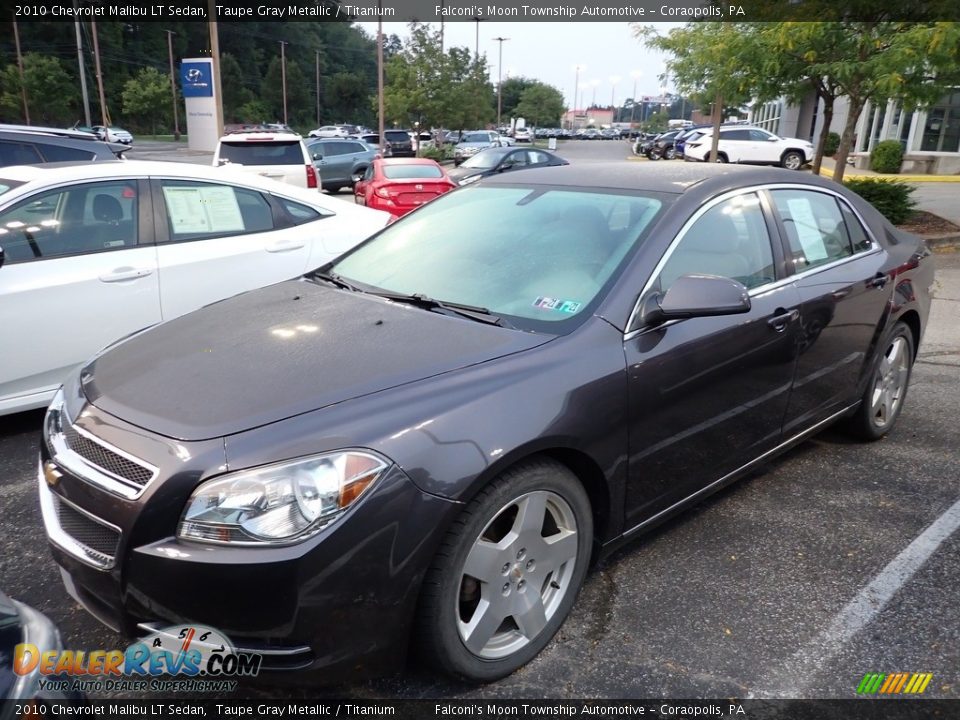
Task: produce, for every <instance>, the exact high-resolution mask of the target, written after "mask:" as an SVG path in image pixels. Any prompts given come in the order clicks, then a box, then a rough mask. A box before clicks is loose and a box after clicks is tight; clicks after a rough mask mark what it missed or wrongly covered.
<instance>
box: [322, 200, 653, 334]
mask: <svg viewBox="0 0 960 720" xmlns="http://www.w3.org/2000/svg"><path fill="white" fill-rule="evenodd" d="M670 197H671V196H670V195H660V194H658V193H645V194H642V195H639V194H630V193H627V192H622V193H618V192H615V191H610V190H604V191H603V192H593V191H590V190H577V189H552V188H544V187H534V188H531V187H503V186H498V187H472V188H464V189H462V190H458V191H457V192H454V193H450V194H448V195H444V196H441V197H440V198H437V199H436V200H434V201H432V202H430V203H429V204H427V205H425V206H423V207H422V208H421V209H419V210H418V211H417V212H416V213H414V214H413V215H411V216H409V217H408V218H405V219H403V220H401V221H400V222H397V223H395V224H393V225H391V226H389V227H388V228H386V229H385V230H384V231H383V232H381V233H380V234H379V235H377V236H376V237H374V238H372V239H371V240H370V241H369V242H367V243H365V244H363V245H361V246H360V247H358V248H357V249H356V250H354V251H353V252H351V253H350V254H349V255H346V256H345V257H343V258H342V259H341V260H339V261H338V262H336V263H335V264H334V265H333V266H332V267H331V268H330V272H332V273H334V274H336V275H339V276H340V277H342V278H344V279H346V280H348V281H350V282H353V283H358V284H360V285H363V286H372V287H374V288H379V289H381V290H388V291H391V292H395V293H403V294H413V293H419V294H422V295H425V296H427V297H429V298H433V299H435V300H440V301H445V302H448V303H458V304H463V305H470V306H474V307H481V308H486V309H488V310H490V312H492V313H494V314H495V315H498V316H502V317H506V318H509V319H510V322H511V324H513V325H514V326H516V327H518V328H521V329H526V330H535V331H544V332H551V333H564V332H569V331H570V330H572V329H573V328H574V327H576V326H578V325H579V324H580V323H581V322H583V320H584V319H585V318H586V317H588V316H589V314H590V311H591V309H592V307H593V306H594V305H595V304H596V303H599V301H600V299H601V298H602V297H603V295H604V294H605V292H606V291H608V290H609V287H610V284H612V282H613V280H614V278H615V277H616V276H617V275H618V274H619V272H620V271H621V270H622V268H623V265H624V263H625V260H626V258H627V257H628V256H629V255H631V254H632V252H633V251H634V250H635V249H636V247H637V246H638V245H639V244H640V243H641V242H642V241H643V240H644V238H645V237H646V235H647V230H648V229H649V228H650V227H652V221H653V220H654V218H655V217H656V216H657V215H658V213H659V212H660V211H661V209H662V208H663V207H665V206H666V204H667V203H668V202H669V200H668V198H670Z"/></svg>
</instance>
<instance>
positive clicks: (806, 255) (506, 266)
mask: <svg viewBox="0 0 960 720" xmlns="http://www.w3.org/2000/svg"><path fill="white" fill-rule="evenodd" d="M932 281H933V265H932V262H931V258H930V256H929V255H928V252H927V250H926V248H925V246H924V245H923V243H922V242H921V241H920V240H918V239H917V238H915V237H912V236H910V235H906V234H904V233H902V232H900V231H898V230H896V229H895V228H894V227H892V226H891V225H890V224H889V223H887V221H886V220H884V219H883V218H882V216H881V215H880V214H879V213H878V212H876V211H875V210H874V209H873V208H872V207H871V206H870V205H868V204H866V203H865V202H864V201H862V200H861V199H860V198H859V197H858V196H856V195H853V194H852V193H850V192H849V191H847V190H846V189H845V188H843V187H842V186H840V185H835V184H833V183H831V182H829V181H826V180H822V179H820V178H818V177H813V176H799V175H798V174H797V173H791V172H789V171H786V170H779V169H765V170H763V169H749V168H741V167H734V166H723V165H706V166H704V165H701V166H692V165H679V166H677V165H674V166H672V167H669V166H668V167H657V168H653V169H652V170H651V172H645V173H636V172H634V169H633V168H632V167H627V166H626V165H625V164H616V165H607V164H602V163H598V164H594V165H587V166H578V167H577V166H567V167H551V168H543V169H534V170H528V171H526V172H523V173H518V174H503V175H497V176H495V177H491V178H487V179H484V180H481V181H479V182H477V183H474V184H472V185H470V186H468V187H466V188H462V189H460V190H458V191H456V192H453V193H448V194H445V195H443V196H441V197H439V198H437V199H436V200H434V201H432V202H430V203H429V204H427V205H425V206H424V207H423V208H421V209H420V210H418V211H417V212H416V213H413V214H411V215H409V216H407V217H405V218H403V219H401V220H399V221H398V222H396V223H394V224H391V225H389V226H387V227H386V228H385V229H384V230H382V231H381V232H380V233H378V234H377V235H375V236H374V237H372V238H370V239H369V240H367V241H366V242H364V243H362V244H361V245H359V246H358V247H356V248H354V249H353V250H352V251H350V252H349V253H347V254H346V255H344V256H343V257H341V258H340V259H338V260H336V261H334V262H331V263H328V264H327V265H326V266H324V267H322V268H320V269H318V270H317V271H315V272H312V273H308V274H307V275H305V276H304V277H302V278H300V279H297V280H291V281H288V282H284V283H280V284H276V285H272V286H270V287H267V288H264V289H260V290H255V291H252V292H248V293H245V294H243V295H239V296H237V297H234V298H231V299H229V300H225V301H222V302H218V303H214V304H212V305H209V306H207V307H205V308H203V309H201V310H198V311H197V312H194V313H192V314H189V315H186V316H184V317H180V318H177V319H174V320H171V321H170V322H167V323H164V324H162V325H159V326H157V327H155V328H153V329H150V330H147V331H145V332H143V333H140V334H136V335H133V336H131V337H129V338H127V339H125V340H123V341H121V342H119V343H117V344H115V345H114V346H113V347H112V348H111V349H108V350H107V351H106V352H104V353H102V354H101V355H99V356H97V357H95V358H94V359H93V360H92V361H91V362H90V363H88V364H87V365H86V366H85V367H84V368H83V369H82V370H81V371H78V372H75V373H73V374H71V375H70V377H69V378H68V380H67V382H66V384H65V385H64V387H63V389H62V391H61V392H60V393H59V394H58V395H57V397H56V398H55V399H54V401H53V403H52V405H51V406H50V408H49V410H48V413H47V416H46V419H45V428H44V439H43V442H42V446H41V450H40V478H39V483H38V485H39V497H40V505H41V508H42V513H43V519H44V524H45V527H46V532H47V535H48V537H49V541H50V545H51V548H52V551H53V555H54V558H55V560H56V562H57V563H58V564H59V566H60V567H61V569H62V576H63V579H64V582H65V584H66V588H67V590H68V591H69V592H70V594H71V595H72V596H73V597H75V598H76V599H77V600H78V601H79V602H80V603H81V604H82V605H83V606H84V607H86V608H87V609H88V610H89V611H90V612H91V613H92V614H94V615H95V616H96V617H98V618H99V619H101V620H102V621H103V622H105V623H107V624H108V625H110V626H111V627H114V628H117V629H120V630H122V631H125V632H127V633H131V634H135V633H138V632H146V631H149V629H150V628H153V627H156V626H157V625H158V624H159V625H172V624H177V623H186V622H191V623H201V624H213V625H215V626H216V627H218V628H220V629H221V630H222V631H223V632H224V633H225V634H226V635H228V636H229V637H230V638H231V639H232V640H233V641H234V643H235V644H236V645H238V646H239V647H240V648H242V649H245V650H251V651H255V652H259V653H261V654H262V655H263V657H264V666H265V667H276V668H291V669H292V668H311V669H314V670H321V669H322V671H323V675H322V677H323V678H324V679H327V680H330V679H333V678H336V677H342V676H344V675H347V676H349V677H351V678H354V677H356V676H357V675H358V674H360V673H364V672H383V671H387V670H391V669H395V668H396V667H397V666H398V665H400V664H401V663H402V662H403V660H404V658H405V657H406V656H407V654H408V651H410V650H412V651H415V652H416V653H418V654H419V655H420V656H421V657H422V658H423V659H425V660H426V662H428V663H429V664H430V665H431V666H433V667H435V668H437V669H438V670H440V671H443V672H447V673H451V674H453V675H455V676H458V677H461V678H466V679H468V680H471V681H490V680H494V679H496V678H500V677H503V676H505V675H506V674H508V673H510V672H512V671H514V670H516V669H517V668H519V667H520V666H522V665H523V664H524V663H526V662H528V661H529V660H530V659H532V658H533V657H534V656H535V655H537V653H539V652H540V651H541V650H542V649H543V648H544V646H545V645H546V644H547V643H548V642H549V641H550V639H551V638H552V637H553V635H554V634H555V633H556V631H557V629H558V628H559V627H560V626H561V625H562V623H563V622H564V619H565V618H566V617H567V616H568V614H569V613H570V610H571V608H572V606H573V604H574V602H575V600H576V597H577V594H578V591H579V590H580V587H581V585H582V584H583V582H584V579H585V577H586V574H587V569H588V566H589V565H590V563H591V560H595V559H596V558H597V557H599V556H602V555H603V554H604V553H607V552H609V551H611V550H612V549H614V548H616V547H617V546H618V545H620V544H621V543H623V542H624V541H627V540H629V539H631V538H634V537H636V536H637V535H639V534H640V533H642V532H643V531H645V530H648V529H649V528H651V527H653V526H654V525H656V524H657V523H659V522H660V521H662V520H663V519H665V518H667V517H668V516H670V515H672V514H673V513H675V512H677V511H679V510H681V509H683V508H685V507H688V506H690V505H691V504H693V503H696V502H697V501H699V500H701V499H702V498H704V497H705V496H707V495H709V494H710V493H712V492H715V491H716V490H718V489H719V488H721V487H723V486H724V485H727V484H728V483H730V482H732V481H733V480H735V479H737V478H739V477H740V476H742V475H744V474H745V473H747V472H749V471H751V470H752V469H753V468H755V467H757V466H758V465H759V464H761V463H762V462H763V461H765V460H766V459H767V458H770V457H772V456H773V455H775V454H777V453H780V452H782V451H784V450H786V449H787V448H789V447H791V446H793V445H795V444H796V443H798V442H800V441H801V440H803V439H804V438H807V437H809V436H811V435H813V434H814V433H817V432H818V431H820V430H821V429H823V428H825V427H827V426H828V425H830V424H832V423H834V422H837V421H842V422H843V423H845V424H846V425H847V427H849V428H850V430H851V431H853V432H854V433H856V434H857V435H859V436H860V437H862V438H866V439H876V438H879V437H881V436H883V435H884V434H886V433H887V432H889V431H890V430H891V428H893V426H894V424H895V422H896V421H897V417H898V416H899V415H900V412H901V409H902V408H903V404H904V402H905V398H906V393H907V386H908V382H909V379H910V371H911V366H912V364H913V361H914V357H915V355H916V351H917V347H918V345H919V343H920V340H921V337H922V335H923V331H924V327H925V324H926V320H927V315H928V311H929V308H930V294H929V288H930V285H931V283H932Z"/></svg>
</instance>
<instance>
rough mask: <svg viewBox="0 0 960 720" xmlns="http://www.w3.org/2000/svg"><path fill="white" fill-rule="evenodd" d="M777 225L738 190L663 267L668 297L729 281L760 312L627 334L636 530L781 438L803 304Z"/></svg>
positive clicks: (690, 232) (629, 503)
mask: <svg viewBox="0 0 960 720" xmlns="http://www.w3.org/2000/svg"><path fill="white" fill-rule="evenodd" d="M773 227H774V226H773V225H772V219H771V217H770V215H769V213H766V212H765V211H764V209H763V206H762V201H761V198H760V197H759V196H758V195H757V194H756V193H753V192H748V193H741V194H737V195H734V196H732V197H728V198H726V199H722V200H720V201H718V202H715V203H714V204H713V205H712V206H708V208H707V209H706V210H705V211H703V212H702V214H700V215H699V217H697V218H696V219H695V220H694V221H693V222H692V223H690V224H688V226H687V227H686V229H685V230H684V231H682V233H681V235H680V237H679V239H678V241H676V242H675V243H674V244H673V245H672V246H671V248H670V250H668V251H667V255H666V256H665V259H664V260H662V261H661V263H660V266H659V271H658V273H657V274H656V276H655V278H654V280H653V282H652V285H651V288H650V289H651V290H659V291H661V292H666V291H667V290H668V289H669V288H670V285H671V284H672V283H673V282H674V281H675V280H676V279H677V278H678V277H680V276H681V275H686V274H691V273H701V274H710V275H720V276H723V277H729V278H733V279H734V280H737V281H739V282H741V283H743V284H744V285H745V286H746V287H747V288H748V290H749V291H750V297H751V304H752V307H751V310H750V311H749V312H748V313H745V314H739V315H728V316H722V317H700V318H691V319H688V320H681V321H673V322H668V323H666V324H664V325H661V326H658V327H652V328H649V329H640V330H639V332H637V333H636V334H635V335H628V339H627V340H626V342H625V345H624V351H625V353H626V360H627V371H628V383H629V387H628V393H629V404H630V450H629V454H630V463H629V477H628V486H627V498H626V515H627V517H626V524H625V527H626V528H627V529H630V528H632V527H635V526H637V525H639V524H640V523H642V522H644V521H646V520H648V519H650V518H651V517H653V516H654V515H656V514H658V513H659V512H661V511H664V510H666V509H667V508H669V507H671V506H672V505H674V504H675V503H677V502H679V501H681V500H683V499H685V498H687V497H689V496H691V495H693V494H695V493H697V492H699V491H701V490H703V489H704V488H705V487H706V486H708V485H710V484H711V483H714V482H716V481H717V480H719V479H721V478H723V477H724V476H725V475H727V474H728V473H730V472H732V471H733V470H736V469H737V468H739V467H741V466H742V465H744V464H745V463H747V462H749V461H750V460H752V459H754V458H756V457H757V456H759V455H762V454H763V453H764V452H766V451H767V450H770V449H772V448H773V447H775V446H776V445H777V444H778V443H779V442H780V432H781V423H782V420H783V414H784V411H785V410H786V407H787V401H788V398H789V395H790V386H791V383H792V380H793V375H794V364H795V363H794V355H795V353H794V349H795V344H796V342H797V332H798V328H799V323H798V322H797V319H798V317H799V313H798V309H797V308H798V304H799V303H798V301H799V297H798V295H797V291H796V289H795V288H794V287H793V285H792V284H791V283H790V282H789V281H787V280H784V279H783V277H782V272H783V271H782V261H781V258H782V254H781V253H780V251H779V246H778V245H774V243H773V242H771V237H772V233H771V229H772V228H773ZM773 232H775V230H774V231H773ZM778 242H779V241H778Z"/></svg>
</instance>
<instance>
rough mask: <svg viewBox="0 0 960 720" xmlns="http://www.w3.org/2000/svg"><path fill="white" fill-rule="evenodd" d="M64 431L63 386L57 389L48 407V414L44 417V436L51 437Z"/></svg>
mask: <svg viewBox="0 0 960 720" xmlns="http://www.w3.org/2000/svg"><path fill="white" fill-rule="evenodd" d="M62 432H63V386H62V385H61V386H60V388H59V389H58V390H57V393H56V395H54V396H53V400H51V401H50V405H49V406H48V407H47V414H46V416H45V417H44V418H43V436H44V438H49V437H51V436H53V435H59V434H60V433H62Z"/></svg>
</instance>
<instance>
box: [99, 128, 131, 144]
mask: <svg viewBox="0 0 960 720" xmlns="http://www.w3.org/2000/svg"><path fill="white" fill-rule="evenodd" d="M92 129H93V132H94V134H96V136H97V137H98V138H100V139H101V140H103V141H104V142H117V143H123V144H124V145H131V144H132V143H133V135H131V134H130V133H129V132H127V131H126V130H124V129H123V128H118V127H116V126H113V125H111V126H110V127H105V126H103V125H94V126H93V128H92Z"/></svg>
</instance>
